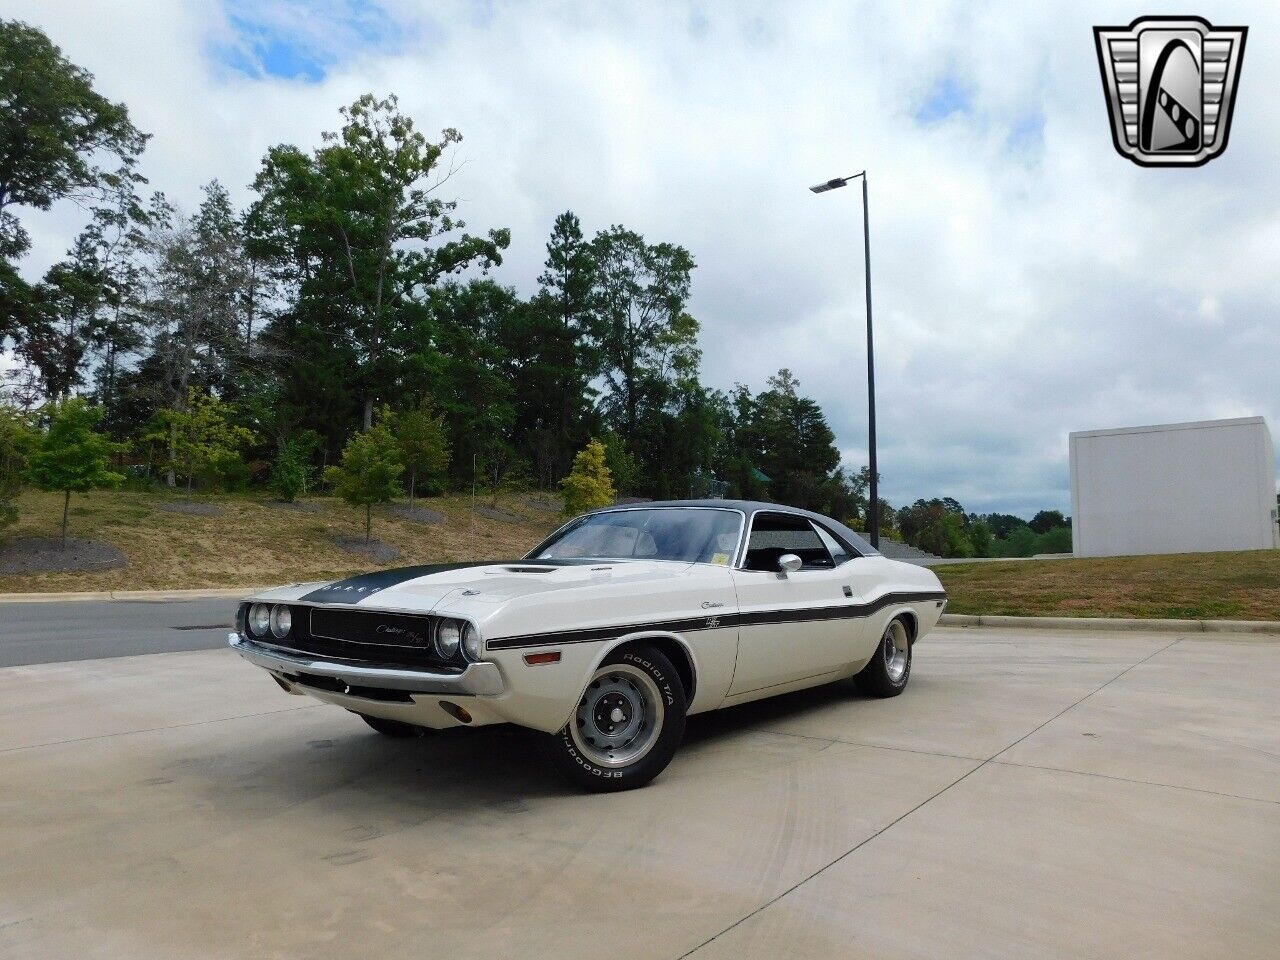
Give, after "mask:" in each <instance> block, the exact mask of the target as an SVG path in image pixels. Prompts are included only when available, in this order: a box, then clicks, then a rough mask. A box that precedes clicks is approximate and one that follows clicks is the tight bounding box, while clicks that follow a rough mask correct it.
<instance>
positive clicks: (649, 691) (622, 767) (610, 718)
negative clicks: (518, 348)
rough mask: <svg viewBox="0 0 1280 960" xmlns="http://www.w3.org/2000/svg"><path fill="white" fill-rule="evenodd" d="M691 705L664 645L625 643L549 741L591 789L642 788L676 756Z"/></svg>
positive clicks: (570, 774)
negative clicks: (664, 651) (664, 649)
mask: <svg viewBox="0 0 1280 960" xmlns="http://www.w3.org/2000/svg"><path fill="white" fill-rule="evenodd" d="M687 708H688V703H687V702H686V695H685V690H684V685H683V684H682V683H681V682H680V676H679V674H678V673H676V669H675V667H674V666H672V664H671V661H670V660H668V659H667V657H666V656H665V655H664V654H663V653H662V652H661V651H660V650H657V649H656V648H654V647H650V646H634V647H625V648H623V649H621V650H617V651H615V652H614V653H612V654H610V655H609V656H608V657H607V658H606V659H605V661H604V663H602V664H601V665H600V667H599V669H598V670H596V672H595V674H594V675H593V676H592V678H591V682H590V683H589V684H587V689H586V691H585V692H584V693H583V695H582V699H581V700H579V701H578V703H577V705H576V706H575V708H574V712H573V716H572V717H571V718H570V719H569V722H568V723H567V724H565V727H564V729H563V730H561V731H560V732H559V733H554V734H548V735H545V737H544V739H543V748H544V750H545V752H546V754H547V758H548V759H549V760H550V761H551V764H552V765H553V766H554V767H555V768H556V769H557V770H559V771H560V773H561V774H562V775H563V776H565V777H566V778H567V779H568V780H569V782H571V783H573V784H574V785H575V786H578V787H581V788H582V789H584V790H594V791H597V792H601V793H607V792H612V791H616V790H631V789H633V788H635V787H642V786H644V785H645V784H646V783H648V782H649V781H650V780H652V779H653V778H654V777H656V776H657V775H658V774H660V773H661V772H662V771H663V770H665V769H666V767H667V764H669V763H670V762H671V758H672V757H673V756H675V752H676V749H677V748H678V747H679V746H680V740H681V738H682V737H683V736H684V717H685V710H686V709H687Z"/></svg>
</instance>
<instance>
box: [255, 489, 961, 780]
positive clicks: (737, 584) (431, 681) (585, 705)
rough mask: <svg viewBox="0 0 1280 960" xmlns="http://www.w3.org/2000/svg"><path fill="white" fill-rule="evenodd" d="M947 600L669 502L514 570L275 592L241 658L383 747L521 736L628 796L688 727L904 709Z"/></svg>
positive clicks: (722, 503)
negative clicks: (725, 717)
mask: <svg viewBox="0 0 1280 960" xmlns="http://www.w3.org/2000/svg"><path fill="white" fill-rule="evenodd" d="M945 602H946V595H945V593H943V590H942V585H941V583H939V582H938V578H937V577H936V576H935V575H934V574H933V572H932V571H930V570H928V569H926V568H924V567H918V566H913V565H910V564H906V563H899V562H896V561H893V560H889V559H886V558H885V557H882V556H880V555H879V554H878V553H877V552H876V551H875V550H874V549H872V547H871V546H870V545H868V544H867V543H866V542H865V541H864V540H863V539H862V538H861V537H859V536H858V535H857V534H856V533H854V532H853V531H852V530H850V529H848V528H847V527H845V526H843V525H842V524H840V523H837V522H836V521H834V520H832V519H830V518H829V517H824V516H821V515H819V514H816V513H810V512H808V511H805V510H797V509H792V508H789V507H783V506H779V505H777V504H770V503H753V502H745V501H733V500H707V501H671V502H659V503H646V504H641V505H636V506H627V507H613V508H609V509H604V510H599V511H596V512H593V513H588V514H585V515H583V516H580V517H577V518H576V519H574V520H572V521H570V522H569V523H567V524H565V525H564V526H563V527H561V528H560V529H559V530H557V531H556V532H555V533H553V534H552V535H551V536H550V537H548V538H547V539H546V540H545V541H544V542H543V543H541V544H539V545H538V546H537V547H535V548H534V549H533V550H532V551H531V552H530V553H529V554H528V555H527V556H525V557H524V559H522V560H518V561H513V562H488V563H471V564H466V563H461V564H459V563H454V564H441V565H437V566H423V567H408V568H405V569H400V570H385V571H379V572H375V573H368V574H363V575H360V576H356V577H352V578H350V579H347V580H339V581H337V582H335V583H329V584H298V585H294V586H290V587H281V588H279V589H274V590H269V591H266V592H263V593H260V594H258V595H257V596H254V597H252V598H250V599H249V600H247V601H245V602H244V603H242V604H241V605H240V607H239V611H238V614H237V621H236V632H235V633H233V634H232V635H231V636H230V644H231V647H232V648H233V649H234V650H235V651H236V652H237V653H239V654H240V655H241V656H242V657H244V658H245V659H246V660H248V661H250V662H251V663H254V664H256V665H258V666H260V667H262V668H263V669H265V670H267V671H268V672H269V673H270V674H271V676H272V677H274V678H275V681H276V682H277V683H278V684H279V685H280V686H281V687H282V688H284V690H285V691H287V692H288V693H293V694H306V695H308V696H312V697H315V698H316V699H318V700H323V701H325V702H327V703H332V704H336V705H338V706H340V707H345V708H346V709H348V710H350V711H352V712H354V713H357V714H359V715H360V716H361V717H363V718H364V719H365V720H366V721H367V722H368V724H369V725H370V726H371V727H373V729H374V730H377V731H378V732H379V733H384V734H387V735H388V736H413V735H416V734H419V733H422V732H423V731H424V730H427V729H442V728H445V727H458V726H473V727H474V726H481V725H483V724H490V723H514V724H518V725H520V726H523V727H528V728H530V729H532V730H535V731H539V732H540V733H541V734H543V736H542V738H541V739H542V740H543V741H544V745H545V748H546V752H547V755H548V757H549V759H550V760H551V762H552V763H553V764H554V765H555V766H556V767H558V768H559V769H560V770H561V771H562V772H563V773H564V774H565V775H567V776H568V777H569V778H570V779H571V780H572V781H574V782H576V783H577V784H579V785H581V786H584V787H587V788H589V789H594V790H625V789H628V788H630V787H638V786H642V785H643V784H645V783H648V782H649V781H650V780H652V779H653V778H654V777H656V776H657V775H658V774H659V773H661V772H662V770H663V769H664V768H665V767H666V766H667V764H668V763H670V762H671V758H672V756H673V755H674V754H675V752H676V749H677V748H678V747H679V745H680V740H681V737H682V735H683V733H684V724H685V717H686V716H687V715H689V714H692V713H701V712H702V711H705V710H715V709H718V708H720V707H729V706H734V705H736V704H740V703H746V702H748V701H750V700H758V699H760V698H763V697H772V696H775V695H777V694H781V693H787V692H789V691H792V690H800V689H803V688H805V687H813V686H817V685H819V684H824V683H830V682H831V681H834V680H838V679H841V678H846V677H854V678H855V679H856V681H857V685H858V687H859V688H860V689H861V690H862V691H864V692H865V693H867V694H870V695H871V696H876V697H892V696H896V695H897V694H899V693H901V692H902V690H903V688H904V687H906V685H907V680H908V679H909V678H910V676H911V656H912V651H913V648H914V646H915V644H916V642H917V641H918V640H919V639H920V638H921V637H923V636H924V634H925V633H926V632H927V631H928V630H930V629H931V628H932V627H933V626H934V625H935V624H936V623H937V622H938V617H939V616H940V615H941V613H942V608H943V605H944V604H945Z"/></svg>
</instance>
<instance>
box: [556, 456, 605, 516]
mask: <svg viewBox="0 0 1280 960" xmlns="http://www.w3.org/2000/svg"><path fill="white" fill-rule="evenodd" d="M560 488H561V490H563V491H564V512H565V513H566V514H568V515H569V516H577V515H578V514H580V513H585V512H586V511H588V510H596V509H599V508H600V507H607V506H609V504H611V503H613V497H614V492H613V477H612V476H611V475H610V473H609V467H608V465H607V464H606V463H605V450H604V444H602V443H601V442H600V441H599V440H596V439H594V438H593V439H592V440H591V441H590V442H589V443H588V444H587V445H586V446H585V447H583V448H582V449H581V450H580V451H579V452H578V455H577V456H576V457H574V458H573V469H572V470H571V471H570V472H569V476H567V477H565V478H564V479H563V480H561V481H560Z"/></svg>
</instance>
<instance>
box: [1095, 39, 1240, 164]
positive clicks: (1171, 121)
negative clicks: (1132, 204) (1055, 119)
mask: <svg viewBox="0 0 1280 960" xmlns="http://www.w3.org/2000/svg"><path fill="white" fill-rule="evenodd" d="M1248 32H1249V28H1248V27H1215V26H1213V25H1212V24H1210V23H1209V21H1207V20H1202V19H1200V18H1199V17H1140V18H1138V19H1137V20H1135V21H1133V23H1131V24H1129V26H1128V27H1094V28H1093V36H1094V39H1095V40H1096V41H1097V44H1098V66H1099V67H1100V68H1101V70H1102V86H1103V89H1104V91H1105V93H1106V97H1107V109H1108V110H1109V111H1110V112H1111V138H1112V141H1113V142H1114V143H1115V147H1116V150H1117V151H1118V152H1119V153H1120V155H1121V156H1122V157H1128V158H1129V159H1130V160H1132V161H1133V162H1134V163H1137V164H1140V165H1141V166H1144V167H1198V166H1200V165H1201V164H1204V163H1208V162H1209V161H1210V160H1212V159H1213V158H1214V157H1216V156H1217V155H1218V154H1220V153H1222V151H1223V150H1225V149H1226V148H1227V135H1228V134H1229V133H1230V131H1231V112H1232V109H1233V107H1234V106H1235V101H1236V82H1237V81H1238V80H1239V78H1240V62H1241V59H1242V58H1243V57H1244V41H1245V36H1246V35H1247V34H1248Z"/></svg>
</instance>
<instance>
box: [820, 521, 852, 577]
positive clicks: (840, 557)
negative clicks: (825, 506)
mask: <svg viewBox="0 0 1280 960" xmlns="http://www.w3.org/2000/svg"><path fill="white" fill-rule="evenodd" d="M813 529H815V530H817V531H818V539H820V540H821V541H822V545H823V546H824V547H826V548H827V552H828V553H829V554H831V562H832V563H833V564H835V566H837V567H838V566H840V564H842V563H844V562H845V561H846V560H848V559H849V557H850V554H849V550H848V548H847V547H845V545H844V544H842V543H841V542H840V541H839V540H837V539H836V538H835V537H833V536H832V535H831V534H829V533H827V531H826V530H824V529H823V528H822V527H821V526H820V525H819V524H816V523H815V524H814V525H813Z"/></svg>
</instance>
